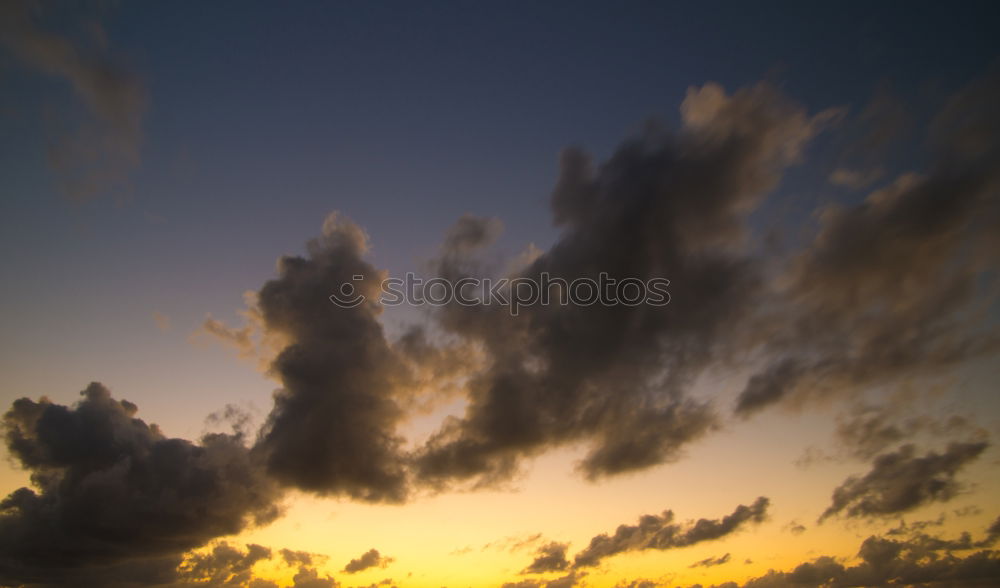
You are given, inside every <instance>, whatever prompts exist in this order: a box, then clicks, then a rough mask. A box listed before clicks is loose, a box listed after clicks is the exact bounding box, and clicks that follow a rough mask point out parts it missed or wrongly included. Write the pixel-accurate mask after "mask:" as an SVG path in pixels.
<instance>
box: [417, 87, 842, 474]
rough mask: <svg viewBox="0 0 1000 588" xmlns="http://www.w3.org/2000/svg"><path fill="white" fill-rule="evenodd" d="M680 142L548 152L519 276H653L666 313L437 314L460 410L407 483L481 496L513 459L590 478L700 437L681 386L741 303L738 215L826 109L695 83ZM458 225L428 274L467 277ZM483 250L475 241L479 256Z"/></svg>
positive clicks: (750, 278)
mask: <svg viewBox="0 0 1000 588" xmlns="http://www.w3.org/2000/svg"><path fill="white" fill-rule="evenodd" d="M681 115H682V122H683V124H682V127H681V129H680V130H679V131H678V132H677V133H670V132H667V131H664V130H662V129H657V128H650V129H648V130H647V132H646V133H645V134H643V135H641V136H638V137H636V138H634V139H632V140H629V141H627V142H626V143H625V144H623V145H622V146H621V147H619V149H618V150H617V151H616V152H615V153H614V155H612V156H611V157H610V158H609V159H608V161H606V162H604V163H603V164H601V165H600V166H598V165H595V164H594V163H593V162H592V161H591V160H590V158H589V157H588V156H587V155H585V154H584V153H582V152H581V151H579V150H577V149H568V150H566V151H565V152H564V153H563V155H562V158H561V172H560V177H559V180H558V182H557V184H556V187H555V189H554V191H553V194H552V198H551V208H552V215H553V220H554V222H555V223H556V225H557V226H559V227H560V228H561V233H560V236H559V239H558V241H557V242H556V243H555V244H554V245H553V246H552V247H551V248H550V249H549V250H548V251H545V252H543V253H540V254H536V255H534V256H533V257H534V260H533V261H532V262H531V263H530V264H528V265H527V267H525V268H524V269H523V270H521V272H520V273H519V276H520V277H523V278H534V279H535V280H536V282H537V281H540V280H541V276H542V274H548V275H549V276H550V277H552V278H558V279H562V280H566V281H567V284H568V283H570V282H572V280H574V279H577V278H591V279H595V280H596V279H598V277H599V275H598V274H599V273H600V272H608V274H609V275H610V277H613V278H615V279H621V278H626V277H629V278H637V279H640V280H649V279H652V278H666V279H669V280H671V282H672V283H675V284H680V285H681V286H680V287H679V288H678V289H677V290H676V291H674V290H671V292H670V295H671V300H670V304H668V305H665V306H655V305H647V304H642V305H638V306H626V305H614V306H604V305H600V304H595V305H591V306H582V305H560V304H550V305H534V306H530V307H526V308H524V309H523V313H521V314H520V315H519V316H517V317H512V316H511V314H510V312H509V309H508V308H506V307H500V306H499V305H489V304H486V303H483V304H474V305H463V304H459V303H455V304H450V305H446V306H445V307H444V308H441V309H439V312H438V313H437V315H436V316H435V318H436V320H437V321H438V324H439V325H440V326H441V327H442V328H443V329H444V330H445V332H447V333H449V334H451V335H455V336H458V337H460V338H462V339H463V340H464V341H467V342H468V343H469V344H472V345H475V346H480V347H482V348H483V349H484V350H485V352H486V356H487V363H486V365H485V366H484V368H483V369H481V370H478V371H477V372H476V373H474V374H473V375H472V376H471V378H470V380H469V386H468V388H469V390H468V396H469V405H468V408H467V410H466V412H465V414H464V415H463V416H462V417H461V418H453V419H449V420H447V421H446V422H445V423H444V424H443V425H442V426H441V428H440V429H439V430H438V431H437V432H436V433H435V434H434V435H433V436H432V437H431V438H430V439H429V440H428V441H427V443H426V444H425V445H424V447H422V448H421V450H420V451H418V452H417V454H416V456H415V461H414V468H415V474H416V477H417V479H418V480H419V481H420V482H422V483H424V484H428V485H430V486H432V487H438V488H443V487H446V486H448V485H449V484H450V483H453V482H464V481H471V482H472V483H473V484H475V485H479V486H482V485H489V484H493V483H496V482H498V481H503V480H506V479H509V478H510V476H512V475H514V474H515V473H516V472H517V471H518V467H519V464H520V461H521V460H522V459H523V458H525V457H531V456H534V455H536V454H539V453H541V452H544V451H546V450H548V449H550V448H552V447H556V446H559V445H563V444H568V443H583V444H585V445H587V446H588V447H589V452H588V454H587V455H586V456H585V457H584V459H583V461H582V462H581V463H580V470H581V471H582V473H583V474H584V476H586V477H587V478H589V479H599V478H602V477H606V476H612V475H616V474H621V473H625V472H631V471H635V470H640V469H643V468H648V467H651V466H655V465H658V464H662V463H666V462H670V461H672V460H675V459H677V458H678V457H679V455H680V454H681V452H682V450H683V448H684V447H685V446H686V445H687V444H689V443H691V442H692V441H694V440H697V439H699V438H701V437H702V436H704V435H705V434H706V433H708V432H709V431H711V430H712V429H713V428H714V427H715V426H716V421H717V419H716V416H715V413H714V410H713V409H712V407H711V405H710V404H708V403H706V402H704V401H702V400H699V399H696V398H693V397H691V396H690V395H688V394H687V390H688V386H689V385H690V383H691V382H692V381H693V380H694V379H695V378H696V377H697V376H698V375H699V374H700V373H702V372H703V370H704V369H706V368H707V367H708V366H709V365H713V364H717V363H719V362H723V361H724V360H725V358H726V357H727V351H732V344H733V343H735V341H732V340H731V339H732V338H731V337H730V336H729V332H730V330H731V328H732V327H733V325H734V324H736V323H738V322H739V321H740V319H741V317H743V316H745V315H746V314H747V313H748V312H749V310H750V309H751V308H752V305H750V304H749V301H750V300H752V299H753V293H754V292H755V291H756V290H757V289H759V287H760V280H759V275H758V272H757V265H756V263H755V262H754V261H753V260H752V259H750V258H748V257H747V256H745V255H743V254H741V253H739V252H738V250H739V249H740V247H741V244H742V243H743V241H744V238H745V231H744V222H745V216H746V214H747V213H748V212H749V211H750V210H751V209H752V208H753V207H754V206H755V205H756V204H757V203H758V202H759V200H760V199H761V198H762V197H763V195H765V194H766V193H767V192H768V191H770V190H771V189H773V188H774V187H775V185H776V184H777V183H778V181H779V180H780V178H781V175H782V172H783V170H784V169H785V168H786V167H788V166H789V165H792V164H794V163H795V162H796V161H798V159H799V158H800V156H801V154H802V151H803V149H804V146H805V144H806V143H807V141H808V140H809V139H810V138H811V137H812V136H813V135H815V134H816V133H817V132H818V131H819V129H821V128H822V127H823V125H824V124H825V122H826V121H827V120H829V118H830V116H831V115H830V113H821V114H820V115H817V116H814V117H810V116H809V115H808V114H807V113H806V112H805V110H804V109H803V108H801V107H800V106H798V105H796V104H794V103H792V102H791V101H790V100H788V99H787V98H785V97H784V96H782V95H781V94H780V93H779V92H778V91H777V90H775V89H774V88H772V87H770V86H768V85H766V84H761V85H757V86H753V87H750V88H745V89H742V90H739V91H737V92H735V93H734V94H732V95H729V94H726V92H725V91H724V90H723V89H722V88H721V87H719V86H718V85H716V84H707V85H705V86H703V87H701V88H692V89H690V90H689V91H688V94H687V97H686V98H685V100H684V102H683V104H682V105H681ZM493 225H494V223H493V221H490V220H488V219H478V220H477V219H474V218H470V217H468V216H466V217H463V218H462V219H461V220H460V221H459V224H458V225H457V226H456V228H455V229H453V230H452V232H451V234H450V235H451V236H449V237H448V238H447V239H446V240H445V244H444V246H443V248H442V252H441V255H440V258H439V260H438V264H437V274H438V275H440V276H443V277H447V278H450V279H458V278H460V277H463V276H468V275H470V274H469V273H468V272H469V271H471V270H470V268H473V269H474V268H477V267H478V265H477V264H476V263H475V260H476V257H475V251H474V250H472V248H471V247H456V245H455V244H456V243H457V242H462V243H464V242H465V241H461V240H458V239H457V238H456V237H455V235H475V236H477V237H478V236H480V235H490V234H491V233H492V231H493V229H492V227H493ZM484 241H486V239H480V238H477V239H473V240H471V242H474V243H475V244H476V245H482V243H483V242H484Z"/></svg>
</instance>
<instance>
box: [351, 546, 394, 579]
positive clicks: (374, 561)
mask: <svg viewBox="0 0 1000 588" xmlns="http://www.w3.org/2000/svg"><path fill="white" fill-rule="evenodd" d="M390 563H392V558H391V557H385V556H383V555H382V554H380V553H379V552H378V550H377V549H369V550H368V551H366V552H365V553H363V554H362V555H361V556H360V557H357V558H355V559H352V560H351V561H349V562H348V563H347V565H346V566H344V572H346V573H348V574H356V573H358V572H360V571H362V570H367V569H368V568H374V567H379V568H384V567H386V566H388V565H389V564H390Z"/></svg>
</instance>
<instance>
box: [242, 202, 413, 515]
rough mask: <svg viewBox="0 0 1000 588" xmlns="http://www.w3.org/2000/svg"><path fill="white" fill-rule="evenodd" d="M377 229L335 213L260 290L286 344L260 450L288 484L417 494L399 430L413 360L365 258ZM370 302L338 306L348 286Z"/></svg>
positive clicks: (377, 496)
mask: <svg viewBox="0 0 1000 588" xmlns="http://www.w3.org/2000/svg"><path fill="white" fill-rule="evenodd" d="M367 248H368V238H367V235H366V234H365V233H364V231H363V230H361V228H360V227H358V226H357V225H355V224H354V223H353V222H351V221H349V220H346V219H344V218H343V217H341V216H339V215H336V214H334V215H331V216H330V217H328V218H327V219H326V221H325V222H324V225H323V234H322V235H321V236H320V237H318V238H316V239H313V240H311V241H309V243H308V246H307V250H308V254H307V255H306V256H305V257H301V256H286V257H282V258H281V259H280V260H279V262H278V277H277V278H275V279H273V280H270V281H269V282H267V283H266V284H264V286H263V287H262V288H261V289H260V291H259V292H258V293H257V296H256V299H257V301H256V302H257V307H256V312H259V315H260V317H261V322H262V325H263V328H265V329H266V330H267V331H268V332H269V333H272V334H275V335H276V336H277V337H279V338H280V339H281V340H282V341H284V342H285V346H284V347H283V348H282V349H281V350H280V351H279V352H278V353H277V355H276V357H275V359H274V361H273V362H272V363H271V365H270V368H269V369H270V371H271V372H272V373H273V374H275V375H276V377H277V378H278V379H279V380H280V381H281V384H282V388H281V389H280V390H279V391H277V392H276V393H275V395H274V408H273V410H272V411H271V413H270V415H269V416H268V418H267V422H266V423H265V425H264V428H263V430H262V431H261V433H260V437H259V441H258V443H257V445H256V449H257V450H259V451H261V452H263V453H264V454H265V455H266V462H267V468H268V471H269V473H270V474H271V475H272V476H274V477H275V478H276V479H278V480H280V481H281V482H283V483H285V484H288V485H291V486H295V487H298V488H301V489H304V490H309V491H313V492H317V493H320V494H341V495H347V496H351V497H353V498H357V499H360V500H366V501H389V502H399V501H402V500H404V498H405V496H406V494H407V483H406V473H405V471H404V467H403V466H404V464H403V457H402V455H401V452H400V446H401V444H402V439H400V438H399V437H398V436H397V435H396V433H395V428H396V426H397V424H398V423H399V421H400V420H401V418H402V417H403V415H404V412H403V410H402V409H401V407H400V405H399V403H398V396H399V395H400V388H401V387H402V386H403V384H404V383H405V378H406V366H405V365H404V363H403V361H402V360H401V358H400V357H399V355H398V354H397V353H396V352H395V351H394V350H393V349H392V347H391V346H390V344H389V342H388V341H387V340H386V338H385V335H384V332H383V330H382V325H381V323H380V322H379V320H378V315H379V313H380V312H381V308H380V307H379V306H378V304H377V302H376V301H377V298H378V289H379V284H380V283H381V280H382V277H383V273H382V272H380V271H378V270H376V269H375V268H374V267H373V266H372V265H371V264H370V263H368V262H367V261H365V260H364V259H363V255H364V253H365V252H366V250H367ZM352 283H353V284H355V287H356V288H357V289H358V292H359V293H361V294H364V295H367V296H368V300H367V301H366V302H365V303H363V304H360V305H358V306H355V307H353V308H343V307H339V306H337V305H334V304H332V303H331V302H330V300H329V296H330V294H332V293H335V292H339V291H340V288H341V286H342V285H344V284H352Z"/></svg>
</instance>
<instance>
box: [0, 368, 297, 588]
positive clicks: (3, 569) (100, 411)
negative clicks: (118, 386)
mask: <svg viewBox="0 0 1000 588" xmlns="http://www.w3.org/2000/svg"><path fill="white" fill-rule="evenodd" d="M81 394H82V396H83V398H82V400H81V401H80V402H79V403H77V404H76V405H75V406H73V407H67V406H62V405H59V404H54V403H52V402H50V401H48V400H46V399H44V398H43V399H41V400H39V401H33V400H30V399H28V398H21V399H19V400H16V401H15V402H14V404H13V406H12V407H11V408H10V410H9V411H7V413H6V414H5V415H4V419H3V427H4V435H5V441H6V445H7V449H8V451H9V452H10V455H11V456H13V457H14V458H15V459H16V460H17V461H18V462H19V463H20V465H21V466H22V467H23V468H25V469H26V470H28V471H29V472H30V473H31V483H32V486H33V488H20V489H18V490H16V491H14V492H12V493H11V494H10V495H8V496H7V497H6V498H5V499H4V500H3V501H2V502H0V510H2V511H3V516H0V583H12V584H20V583H40V584H55V585H58V584H65V583H77V584H90V585H110V583H111V581H112V580H114V581H120V582H123V583H127V581H133V582H137V583H147V584H154V583H156V581H158V580H161V579H163V578H169V577H171V576H172V574H173V571H172V570H174V569H175V568H176V567H177V565H178V563H179V562H180V558H181V554H182V553H184V552H185V551H187V550H189V549H193V548H195V547H198V546H200V545H203V544H205V543H207V542H208V541H210V540H211V539H213V538H215V537H218V536H221V535H229V534H233V533H238V532H240V531H241V530H243V529H245V528H247V527H248V526H249V525H254V524H265V523H268V522H270V521H272V520H274V519H275V518H276V517H277V516H278V514H279V509H278V507H277V505H276V501H277V499H278V497H279V494H278V491H277V489H276V485H275V484H274V483H273V482H272V481H271V480H270V479H269V478H268V477H267V476H266V475H265V473H264V467H263V463H262V461H261V459H260V456H259V455H258V454H257V453H256V452H253V451H250V450H248V449H247V447H246V446H245V445H244V439H243V438H242V436H241V435H240V434H238V433H234V434H231V435H229V434H222V433H214V434H209V435H205V436H204V437H203V438H202V439H201V440H199V442H197V443H192V442H190V441H186V440H183V439H176V438H170V437H166V436H165V435H163V433H162V432H160V430H159V429H158V428H157V427H156V426H155V425H148V424H146V423H145V422H144V421H142V420H140V419H138V418H135V414H136V412H137V410H138V409H137V407H136V406H135V405H134V404H132V403H130V402H128V401H126V400H115V399H113V398H112V397H111V393H110V392H109V391H108V389H107V388H105V387H104V386H102V385H101V384H98V383H94V384H91V385H90V386H88V387H87V388H86V390H84V391H83V392H82V393H81Z"/></svg>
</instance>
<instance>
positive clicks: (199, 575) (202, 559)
mask: <svg viewBox="0 0 1000 588" xmlns="http://www.w3.org/2000/svg"><path fill="white" fill-rule="evenodd" d="M268 559H271V550H270V549H268V548H267V547H264V546H263V545H257V544H253V543H250V544H247V546H246V551H241V550H240V549H239V548H237V547H233V546H232V545H230V544H229V543H226V542H222V543H218V544H216V545H215V546H214V547H213V548H212V550H211V551H208V552H205V553H196V554H191V555H189V556H188V557H187V558H186V559H185V561H184V562H183V563H182V564H181V566H180V567H179V576H180V577H181V578H182V579H183V580H185V581H187V582H190V583H200V584H208V585H211V586H223V585H229V586H245V585H247V584H249V583H250V581H251V580H253V579H254V578H253V571H252V568H253V566H254V564H256V563H257V562H258V561H261V560H268Z"/></svg>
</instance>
